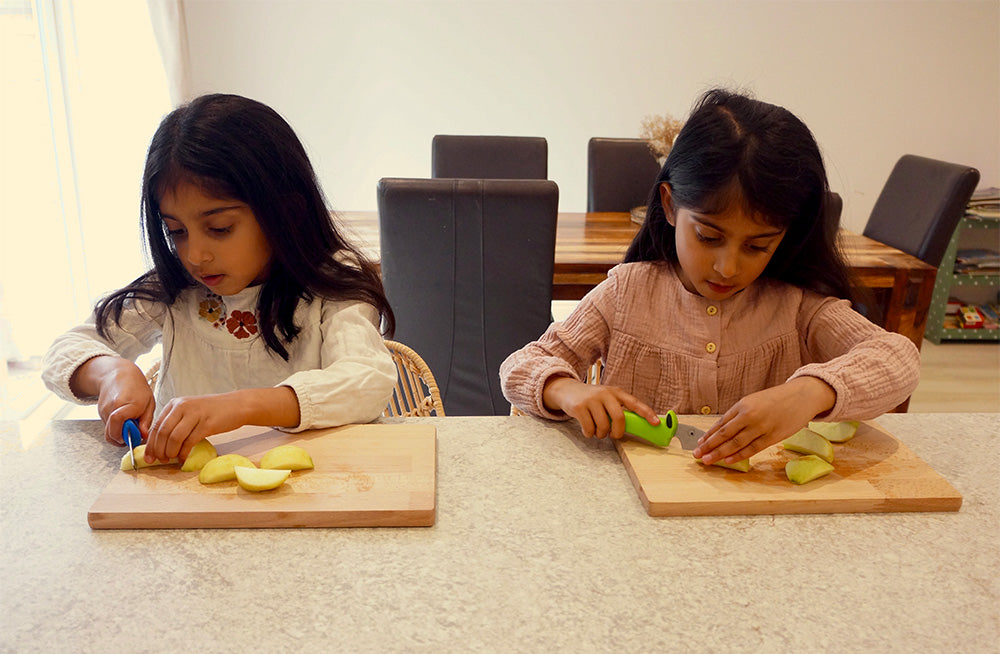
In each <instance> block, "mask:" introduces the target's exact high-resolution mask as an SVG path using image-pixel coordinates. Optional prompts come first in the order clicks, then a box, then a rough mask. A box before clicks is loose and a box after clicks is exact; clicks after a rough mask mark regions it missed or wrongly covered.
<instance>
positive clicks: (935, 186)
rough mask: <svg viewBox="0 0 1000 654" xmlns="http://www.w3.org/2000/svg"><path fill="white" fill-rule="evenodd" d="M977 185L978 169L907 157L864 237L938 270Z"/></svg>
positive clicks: (882, 195)
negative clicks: (913, 257) (915, 258)
mask: <svg viewBox="0 0 1000 654" xmlns="http://www.w3.org/2000/svg"><path fill="white" fill-rule="evenodd" d="M978 183H979V171H978V170H976V169H975V168H971V167H969V166H964V165H961V164H956V163H949V162H947V161H939V160H937V159H930V158H927V157H919V156H917V155H913V154H905V155H903V156H902V157H900V159H899V161H897V162H896V165H895V166H894V167H893V169H892V172H891V173H889V178H888V179H887V180H886V182H885V186H883V187H882V192H881V193H880V194H879V196H878V199H877V200H876V201H875V206H874V207H872V212H871V215H870V216H869V218H868V223H867V224H866V225H865V229H864V231H863V232H862V233H863V234H864V235H865V236H867V237H868V238H872V239H875V240H876V241H881V242H882V243H885V244H886V245H891V246H892V247H894V248H896V249H897V250H902V251H903V252H906V253H907V254H911V255H913V256H915V257H917V258H918V259H920V260H921V261H923V262H924V263H927V264H930V265H932V266H934V267H935V268H937V267H938V266H940V265H941V259H942V257H944V251H945V250H946V249H947V247H948V242H949V241H951V237H952V234H954V232H955V228H956V227H957V226H958V221H959V220H961V219H962V216H963V215H964V214H965V207H966V205H967V204H968V203H969V198H971V197H972V192H973V191H975V190H976V185H977V184H978Z"/></svg>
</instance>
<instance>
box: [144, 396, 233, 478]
mask: <svg viewBox="0 0 1000 654" xmlns="http://www.w3.org/2000/svg"><path fill="white" fill-rule="evenodd" d="M241 409H242V407H240V406H239V403H238V402H235V401H234V396H233V394H231V393H222V394H219V395H198V396H193V397H176V398H174V399H172V400H170V402H168V403H167V404H166V406H164V407H163V412H162V413H160V417H159V418H157V419H156V421H155V422H154V423H153V426H152V428H151V429H150V430H149V438H148V439H147V441H146V456H145V459H146V462H147V463H153V462H154V461H156V460H159V461H168V460H170V459H172V458H174V457H178V458H180V459H181V460H184V459H185V458H187V455H188V453H189V452H191V448H192V447H194V446H195V444H197V443H198V442H199V441H202V440H204V439H206V438H208V437H209V436H212V435H213V434H221V433H222V432H226V431H230V430H232V429H236V428H237V427H242V426H243V425H244V424H246V423H245V422H244V421H243V415H242V410H241Z"/></svg>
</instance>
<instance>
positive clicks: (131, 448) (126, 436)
mask: <svg viewBox="0 0 1000 654" xmlns="http://www.w3.org/2000/svg"><path fill="white" fill-rule="evenodd" d="M122 440H123V441H124V442H125V447H127V448H128V457H129V458H130V459H131V460H132V469H133V470H135V469H136V467H135V448H136V447H137V446H138V445H140V444H141V443H142V434H141V433H140V432H139V425H137V424H136V422H135V420H132V419H131V418H129V419H128V420H126V421H125V424H124V425H122Z"/></svg>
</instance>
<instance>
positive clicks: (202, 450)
mask: <svg viewBox="0 0 1000 654" xmlns="http://www.w3.org/2000/svg"><path fill="white" fill-rule="evenodd" d="M216 456H218V452H216V451H215V446H214V445H212V444H211V443H209V442H208V441H198V442H197V443H195V445H194V447H192V448H191V451H190V452H188V456H187V458H186V459H184V465H182V466H181V470H183V471H184V472H197V471H199V470H201V469H202V468H204V467H205V464H206V463H208V462H209V461H211V460H212V459H214V458H215V457H216Z"/></svg>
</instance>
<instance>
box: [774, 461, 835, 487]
mask: <svg viewBox="0 0 1000 654" xmlns="http://www.w3.org/2000/svg"><path fill="white" fill-rule="evenodd" d="M831 472H833V466H832V465H830V464H829V462H827V461H825V460H823V459H821V458H820V457H818V456H816V455H815V454H807V455H806V456H800V457H799V458H797V459H792V460H791V461H789V462H788V463H786V464H785V476H787V477H788V480H789V481H791V482H792V483H793V484H808V483H809V482H811V481H813V480H814V479H819V478H820V477H823V476H824V475H828V474H830V473H831Z"/></svg>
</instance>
